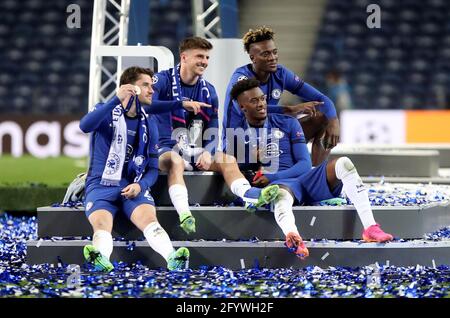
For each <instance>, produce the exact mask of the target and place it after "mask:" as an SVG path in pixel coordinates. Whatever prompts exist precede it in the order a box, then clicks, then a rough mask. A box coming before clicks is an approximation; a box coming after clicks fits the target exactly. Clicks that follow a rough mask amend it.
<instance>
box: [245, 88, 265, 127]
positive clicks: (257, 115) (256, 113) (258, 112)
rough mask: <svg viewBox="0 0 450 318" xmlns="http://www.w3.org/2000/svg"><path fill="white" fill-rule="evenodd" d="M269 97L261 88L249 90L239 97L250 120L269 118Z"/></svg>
mask: <svg viewBox="0 0 450 318" xmlns="http://www.w3.org/2000/svg"><path fill="white" fill-rule="evenodd" d="M266 99H267V96H266V95H264V93H263V91H262V90H261V89H260V88H259V87H255V88H252V89H249V90H248V91H245V92H243V93H242V94H241V95H239V97H238V103H239V105H240V106H241V109H242V111H243V112H244V115H245V117H246V118H247V119H248V120H253V121H254V120H264V119H266V117H267V101H266Z"/></svg>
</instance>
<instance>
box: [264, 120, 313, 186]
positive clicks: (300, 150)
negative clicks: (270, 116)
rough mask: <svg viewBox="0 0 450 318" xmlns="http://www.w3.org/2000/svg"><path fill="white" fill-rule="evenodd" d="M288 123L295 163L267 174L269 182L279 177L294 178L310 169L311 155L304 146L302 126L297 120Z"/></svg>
mask: <svg viewBox="0 0 450 318" xmlns="http://www.w3.org/2000/svg"><path fill="white" fill-rule="evenodd" d="M290 123H291V133H290V142H291V150H292V154H293V157H294V161H295V164H294V165H293V166H292V167H290V168H289V169H286V170H283V171H280V172H278V173H275V174H268V175H267V178H268V179H269V181H270V182H272V181H275V180H280V179H287V178H295V177H298V176H300V175H302V174H304V173H305V172H308V171H309V170H311V167H312V163H311V157H310V155H309V152H308V148H307V147H306V140H305V135H304V133H303V130H302V127H301V126H300V124H299V122H298V121H297V120H294V119H293V120H290Z"/></svg>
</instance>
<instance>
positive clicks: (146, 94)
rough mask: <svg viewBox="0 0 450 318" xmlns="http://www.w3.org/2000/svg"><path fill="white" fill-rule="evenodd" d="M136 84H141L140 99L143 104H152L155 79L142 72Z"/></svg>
mask: <svg viewBox="0 0 450 318" xmlns="http://www.w3.org/2000/svg"><path fill="white" fill-rule="evenodd" d="M134 85H137V86H139V88H140V89H141V94H139V101H140V102H141V103H142V104H146V105H150V104H151V103H152V96H153V88H152V85H153V80H152V78H151V77H150V75H147V74H141V75H140V76H139V79H138V80H137V81H136V83H134Z"/></svg>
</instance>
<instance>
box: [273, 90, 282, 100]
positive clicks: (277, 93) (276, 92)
mask: <svg viewBox="0 0 450 318" xmlns="http://www.w3.org/2000/svg"><path fill="white" fill-rule="evenodd" d="M272 97H273V98H274V99H280V97H281V90H280V89H278V88H275V89H274V90H273V91H272Z"/></svg>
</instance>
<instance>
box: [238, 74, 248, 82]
mask: <svg viewBox="0 0 450 318" xmlns="http://www.w3.org/2000/svg"><path fill="white" fill-rule="evenodd" d="M246 79H248V77H247V76H245V75H242V76H239V77H238V82H239V81H242V80H246Z"/></svg>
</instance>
